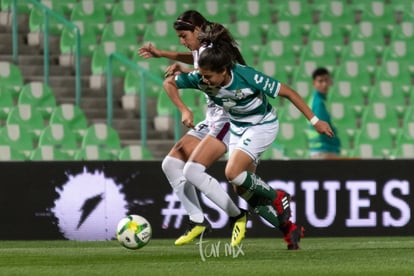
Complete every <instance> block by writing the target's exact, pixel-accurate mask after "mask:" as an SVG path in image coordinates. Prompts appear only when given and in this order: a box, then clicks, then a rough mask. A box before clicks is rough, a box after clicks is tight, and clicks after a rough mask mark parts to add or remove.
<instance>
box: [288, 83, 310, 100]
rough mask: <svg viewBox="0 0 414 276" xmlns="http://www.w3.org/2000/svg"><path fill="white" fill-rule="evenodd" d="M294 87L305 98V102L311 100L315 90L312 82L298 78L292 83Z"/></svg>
mask: <svg viewBox="0 0 414 276" xmlns="http://www.w3.org/2000/svg"><path fill="white" fill-rule="evenodd" d="M292 88H293V89H295V91H296V92H298V94H299V95H300V96H301V97H302V98H303V99H304V100H305V102H308V101H309V99H310V98H311V97H312V93H313V91H314V87H313V85H312V82H310V81H303V80H298V81H296V82H294V83H293V84H292Z"/></svg>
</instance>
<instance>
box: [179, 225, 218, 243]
mask: <svg viewBox="0 0 414 276" xmlns="http://www.w3.org/2000/svg"><path fill="white" fill-rule="evenodd" d="M210 229H211V225H210V223H209V222H208V221H207V220H206V219H204V221H203V222H202V223H196V222H194V221H191V220H190V221H189V222H188V228H187V230H186V231H185V233H184V234H183V235H182V236H181V237H179V238H178V239H176V240H175V242H174V244H175V245H184V244H187V243H190V242H191V241H193V240H194V239H195V238H197V237H198V236H200V235H201V234H202V233H203V232H205V231H210Z"/></svg>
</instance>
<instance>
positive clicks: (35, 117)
mask: <svg viewBox="0 0 414 276" xmlns="http://www.w3.org/2000/svg"><path fill="white" fill-rule="evenodd" d="M6 125H19V126H20V127H21V128H23V129H24V130H25V131H26V132H28V133H30V134H31V137H32V138H33V139H35V140H36V141H37V140H38V138H39V136H40V132H41V131H42V129H43V128H44V120H43V117H42V115H41V113H40V112H39V111H36V110H35V109H34V108H32V106H31V105H30V104H19V105H17V106H15V107H14V108H12V110H10V112H9V115H8V116H7V121H6Z"/></svg>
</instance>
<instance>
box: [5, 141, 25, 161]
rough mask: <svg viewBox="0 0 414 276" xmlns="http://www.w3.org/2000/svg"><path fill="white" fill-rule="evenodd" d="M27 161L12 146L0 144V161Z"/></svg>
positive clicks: (22, 154)
mask: <svg viewBox="0 0 414 276" xmlns="http://www.w3.org/2000/svg"><path fill="white" fill-rule="evenodd" d="M24 160H28V158H27V156H26V155H24V153H22V152H20V151H19V150H17V149H16V148H15V147H13V146H9V145H2V144H0V161H24Z"/></svg>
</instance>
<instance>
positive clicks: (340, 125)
mask: <svg viewBox="0 0 414 276" xmlns="http://www.w3.org/2000/svg"><path fill="white" fill-rule="evenodd" d="M334 93H335V92H334ZM327 107H328V110H329V111H330V114H331V120H332V124H333V125H334V126H335V127H336V129H337V135H338V136H339V138H340V140H341V147H342V148H344V149H348V150H349V149H351V148H352V142H353V140H354V139H355V135H356V133H357V132H358V128H359V126H358V122H359V121H358V120H359V118H360V117H359V116H360V115H358V113H357V112H356V111H355V107H354V106H352V105H350V104H347V103H343V102H340V101H339V102H333V101H330V102H328V103H327Z"/></svg>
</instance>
